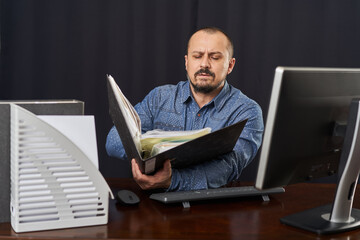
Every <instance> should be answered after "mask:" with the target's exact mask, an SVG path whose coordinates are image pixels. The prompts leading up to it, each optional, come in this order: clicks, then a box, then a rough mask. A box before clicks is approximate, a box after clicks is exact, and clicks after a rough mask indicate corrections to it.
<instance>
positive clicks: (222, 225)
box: [0, 179, 360, 240]
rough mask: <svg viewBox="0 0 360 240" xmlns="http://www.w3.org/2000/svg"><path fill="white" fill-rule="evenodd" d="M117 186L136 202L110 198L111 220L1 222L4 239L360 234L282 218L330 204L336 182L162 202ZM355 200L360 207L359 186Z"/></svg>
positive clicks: (128, 185)
mask: <svg viewBox="0 0 360 240" xmlns="http://www.w3.org/2000/svg"><path fill="white" fill-rule="evenodd" d="M108 182H109V184H110V186H111V187H112V189H113V190H114V191H116V190H118V189H120V188H125V189H129V190H132V191H134V192H136V193H137V194H138V195H139V196H140V198H141V202H140V204H139V205H137V206H122V205H119V204H116V202H115V200H110V213H109V223H108V224H107V225H102V226H93V227H82V228H72V229H64V230H53V231H43V232H31V233H21V234H16V233H15V232H14V231H13V230H12V229H11V226H10V223H2V224H0V239H15V238H16V239H69V238H76V239H246V240H251V239H267V240H269V239H286V240H291V239H332V240H335V239H346V240H351V239H360V230H356V231H351V232H347V233H343V234H337V235H325V236H318V235H316V234H313V233H309V232H305V231H302V230H298V229H295V228H292V227H289V226H285V225H282V224H281V223H280V222H279V219H280V218H281V217H283V216H286V215H288V214H291V213H295V212H298V211H302V210H305V209H308V208H312V207H316V206H319V205H323V204H327V203H329V202H331V201H332V199H333V196H334V191H335V185H333V184H305V183H304V184H295V185H291V186H288V187H286V192H285V193H282V194H276V195H272V196H270V199H271V200H270V202H263V201H262V198H261V197H251V198H240V199H239V198H238V199H231V200H218V201H210V202H209V201H207V202H192V203H191V208H190V209H184V208H183V207H182V204H173V205H164V204H162V203H159V202H156V201H154V200H151V199H149V198H148V196H149V194H148V193H146V192H143V191H141V190H140V189H139V187H137V185H136V184H135V183H134V182H133V180H132V179H109V180H108ZM354 206H355V207H357V208H360V193H359V189H357V191H356V197H355V202H354Z"/></svg>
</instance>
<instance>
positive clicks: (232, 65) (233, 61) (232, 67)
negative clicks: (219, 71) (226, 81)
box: [227, 58, 236, 75]
mask: <svg viewBox="0 0 360 240" xmlns="http://www.w3.org/2000/svg"><path fill="white" fill-rule="evenodd" d="M235 62H236V60H235V58H231V59H230V61H229V67H228V71H227V74H228V75H229V74H230V73H231V72H232V70H233V69H234V66H235Z"/></svg>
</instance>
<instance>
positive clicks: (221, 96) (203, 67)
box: [106, 27, 264, 191]
mask: <svg viewBox="0 0 360 240" xmlns="http://www.w3.org/2000/svg"><path fill="white" fill-rule="evenodd" d="M233 51H234V50H233V44H232V41H231V39H230V38H229V37H228V36H227V35H226V34H225V33H224V32H223V31H221V30H220V29H218V28H213V27H210V28H203V29H200V30H198V31H197V32H195V33H194V34H193V35H192V36H191V38H190V39H189V42H188V49H187V54H186V55H185V68H186V71H187V78H188V81H183V82H179V83H178V84H177V85H165V86H161V87H157V88H155V89H154V90H152V91H151V92H150V93H149V94H148V95H147V96H146V97H145V99H144V100H143V101H142V102H140V103H138V104H137V105H136V106H135V110H136V111H137V112H138V114H139V117H140V119H141V125H142V131H143V132H146V131H149V130H152V129H163V130H169V131H170V130H172V131H175V130H194V129H201V128H204V127H210V128H212V130H213V131H214V130H218V129H221V128H223V127H226V126H229V125H231V124H234V123H236V122H239V121H241V120H244V119H248V122H247V123H246V126H245V128H244V130H243V132H242V133H241V136H240V138H239V139H238V141H237V143H236V145H235V147H234V150H233V151H232V152H230V153H228V154H224V155H222V156H219V157H217V158H216V159H211V160H210V159H209V161H206V162H204V163H201V164H198V165H193V166H191V167H188V168H184V169H172V168H171V163H170V161H166V162H165V163H164V167H163V168H162V169H161V170H159V171H157V172H156V173H155V174H154V175H145V174H142V173H141V172H140V170H139V167H138V165H137V163H136V161H135V159H132V162H131V167H132V173H133V177H134V179H135V181H136V182H137V183H138V185H139V186H140V187H141V188H142V189H155V188H163V189H166V190H167V191H181V190H196V189H206V188H217V187H220V186H223V185H225V184H227V183H228V182H230V181H232V180H235V179H237V178H238V177H239V176H240V174H241V172H242V170H243V169H244V168H245V167H246V166H247V165H248V163H249V162H250V161H251V160H252V159H253V158H254V157H255V155H256V153H257V151H258V149H259V147H260V144H261V140H262V134H263V128H264V126H263V119H262V112H261V109H260V107H259V105H258V104H257V103H256V102H254V101H253V100H251V99H249V98H248V97H246V96H245V95H244V94H243V93H242V92H241V91H240V90H238V89H236V88H234V87H232V86H231V85H229V84H228V83H227V81H226V76H227V75H228V74H230V73H231V71H232V70H233V68H234V66H235V58H233ZM106 150H107V152H108V154H109V155H110V156H114V157H119V158H126V155H125V152H124V149H123V147H122V144H121V140H120V138H119V135H118V133H117V131H116V128H115V127H113V128H112V129H111V130H110V132H109V134H108V138H107V143H106Z"/></svg>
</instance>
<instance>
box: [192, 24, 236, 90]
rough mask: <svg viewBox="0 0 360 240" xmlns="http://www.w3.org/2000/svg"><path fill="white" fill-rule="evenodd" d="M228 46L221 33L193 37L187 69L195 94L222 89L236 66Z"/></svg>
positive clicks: (205, 33) (201, 34)
mask: <svg viewBox="0 0 360 240" xmlns="http://www.w3.org/2000/svg"><path fill="white" fill-rule="evenodd" d="M228 44H229V42H228V40H227V38H226V36H225V35H224V34H222V33H221V32H215V33H207V32H205V31H199V32H197V33H195V34H194V35H193V36H192V37H191V39H190V41H189V46H188V54H187V55H185V67H186V71H187V74H188V78H189V80H190V82H191V86H192V89H193V90H194V91H195V92H201V93H210V92H213V91H215V90H216V89H220V90H221V89H222V87H223V86H224V82H225V78H226V76H227V75H228V74H229V73H230V72H231V71H232V69H233V67H234V65H235V59H234V58H230V53H229V50H228Z"/></svg>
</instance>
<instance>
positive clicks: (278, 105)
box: [255, 67, 360, 234]
mask: <svg viewBox="0 0 360 240" xmlns="http://www.w3.org/2000/svg"><path fill="white" fill-rule="evenodd" d="M359 99H360V69H346V68H344V69H340V68H304V67H302V68H301V67H278V68H276V71H275V77H274V83H273V89H272V93H271V99H270V105H269V110H268V115H267V119H266V126H265V133H264V140H263V145H262V149H261V153H260V159H259V167H258V173H257V177H256V183H255V186H256V187H257V188H259V189H266V188H272V187H279V186H286V185H288V184H293V183H298V182H304V181H306V180H311V179H315V178H319V177H325V176H329V175H333V174H336V173H338V174H339V181H338V187H337V191H336V197H335V200H334V202H333V204H329V205H326V206H321V207H319V208H315V209H311V210H307V211H304V212H301V213H296V214H293V215H290V216H287V217H284V218H282V219H281V222H282V223H285V224H288V225H292V226H295V227H299V228H302V229H305V230H309V231H313V232H316V233H319V234H327V233H336V232H342V231H348V230H351V229H354V228H358V227H360V211H359V210H358V209H353V208H352V203H353V196H354V192H355V186H356V183H357V180H358V176H359V170H360V161H358V160H357V159H356V158H359V157H360V137H358V135H359V131H358V124H359V117H358V115H359ZM357 138H359V140H358V139H357ZM309 197H311V196H309Z"/></svg>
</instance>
